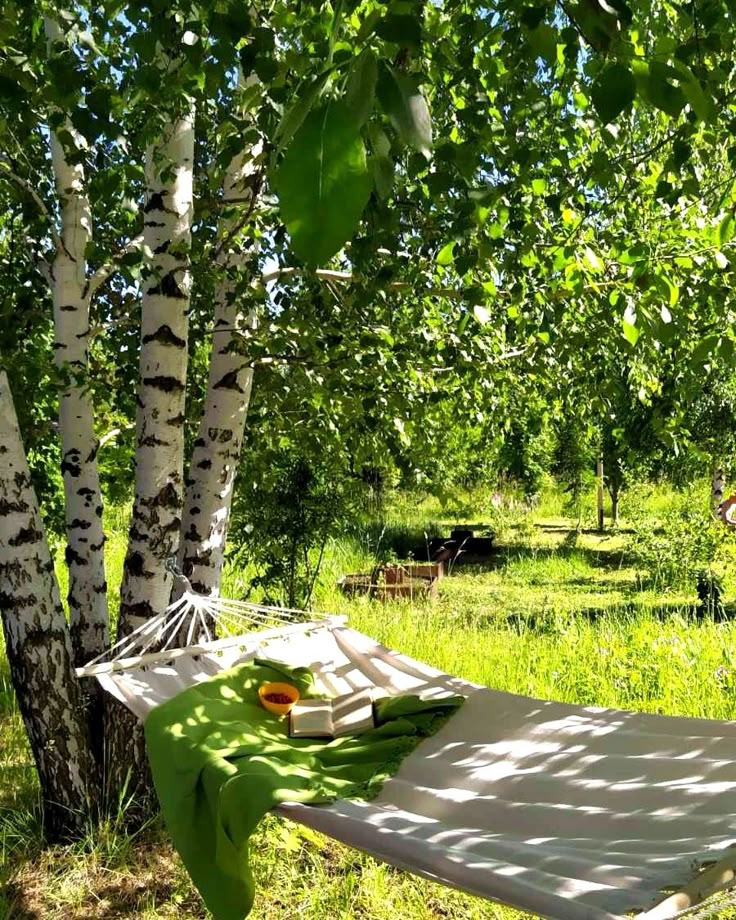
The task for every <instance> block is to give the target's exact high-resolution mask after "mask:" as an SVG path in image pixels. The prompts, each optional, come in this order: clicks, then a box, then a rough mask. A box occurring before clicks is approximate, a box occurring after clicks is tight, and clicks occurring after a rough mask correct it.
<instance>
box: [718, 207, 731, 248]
mask: <svg viewBox="0 0 736 920" xmlns="http://www.w3.org/2000/svg"><path fill="white" fill-rule="evenodd" d="M735 232H736V221H735V220H734V217H733V214H726V216H725V217H724V218H723V220H722V221H721V222H720V224H718V232H717V234H716V240H717V242H718V245H719V246H723V245H725V244H726V243H728V242H729V241H730V240H731V239H733V235H734V233H735Z"/></svg>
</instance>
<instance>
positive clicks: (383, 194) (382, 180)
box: [370, 156, 394, 201]
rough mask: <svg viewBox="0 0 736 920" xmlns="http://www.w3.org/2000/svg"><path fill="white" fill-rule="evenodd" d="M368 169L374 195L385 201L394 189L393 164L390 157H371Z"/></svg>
mask: <svg viewBox="0 0 736 920" xmlns="http://www.w3.org/2000/svg"><path fill="white" fill-rule="evenodd" d="M370 167H371V172H372V173H373V184H374V185H375V187H376V194H377V195H378V197H379V198H380V199H381V200H382V201H385V200H386V199H387V198H388V197H389V195H390V194H391V191H392V189H393V187H394V162H393V160H392V159H391V157H384V156H373V157H371V158H370Z"/></svg>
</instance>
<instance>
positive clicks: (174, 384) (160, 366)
mask: <svg viewBox="0 0 736 920" xmlns="http://www.w3.org/2000/svg"><path fill="white" fill-rule="evenodd" d="M193 161H194V111H193V107H191V106H190V109H189V111H187V112H186V113H185V114H184V115H182V116H181V117H179V118H178V119H177V120H176V121H174V122H173V123H172V124H171V125H170V126H169V128H168V130H166V131H165V134H164V137H163V138H162V141H161V143H160V144H158V145H156V146H155V147H153V148H152V149H149V151H148V153H147V157H146V186H147V191H146V205H145V215H144V230H143V234H144V242H143V245H144V252H145V253H147V258H148V264H147V266H146V275H145V282H144V288H143V298H142V304H141V314H142V315H141V354H140V383H139V389H138V412H137V418H136V429H137V446H136V477H135V500H134V505H133V520H132V525H131V529H130V540H129V543H128V552H127V556H126V559H125V569H124V574H123V585H122V603H121V608H120V630H121V631H122V632H123V633H125V632H126V631H128V630H130V629H131V628H133V627H135V626H137V625H139V623H140V622H142V621H144V620H146V619H148V618H149V617H151V616H154V615H155V614H157V613H161V612H163V610H164V609H165V608H166V606H167V605H168V603H169V598H170V596H171V588H172V576H171V574H170V573H169V572H167V571H166V568H165V565H166V561H167V559H168V558H169V557H171V556H176V554H177V550H178V547H179V534H180V530H181V513H182V505H183V478H184V476H183V467H184V421H185V416H184V407H185V388H186V373H187V337H188V331H189V295H190V289H191V273H190V242H191V226H192V213H193V201H192V195H193Z"/></svg>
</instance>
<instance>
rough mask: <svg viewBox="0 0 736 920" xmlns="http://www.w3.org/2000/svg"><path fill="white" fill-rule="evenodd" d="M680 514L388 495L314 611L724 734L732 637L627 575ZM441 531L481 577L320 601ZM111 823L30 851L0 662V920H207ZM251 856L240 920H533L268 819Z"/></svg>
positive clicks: (731, 599) (334, 564)
mask: <svg viewBox="0 0 736 920" xmlns="http://www.w3.org/2000/svg"><path fill="white" fill-rule="evenodd" d="M700 499H702V496H700ZM700 499H698V500H700ZM692 501H693V494H692V493H691V492H689V493H685V494H680V493H677V492H674V491H672V490H671V489H669V488H664V487H663V488H659V489H656V488H651V489H644V488H642V489H641V490H640V491H639V492H638V493H637V494H636V495H632V497H631V501H630V502H629V505H628V508H624V512H625V516H624V518H623V519H622V522H621V525H620V526H619V527H617V528H615V529H608V530H606V531H605V532H604V533H603V534H599V533H597V532H595V531H594V530H593V527H592V526H591V525H592V521H589V520H587V518H586V517H585V515H583V518H582V520H581V521H579V520H578V518H577V516H570V514H569V509H566V507H565V505H564V502H563V500H562V497H561V495H560V494H559V493H558V492H557V491H556V490H555V489H553V488H550V489H549V490H547V491H546V492H545V493H544V494H543V496H542V500H541V503H540V505H539V506H538V507H537V508H536V509H534V510H533V511H527V510H526V509H518V508H517V509H513V508H512V509H510V510H508V509H507V510H498V509H496V510H494V509H492V508H491V506H490V503H489V501H488V500H487V496H483V495H472V496H467V497H465V498H464V499H463V501H461V502H458V503H457V504H456V505H455V506H453V505H450V506H447V505H445V506H442V505H440V504H438V503H437V502H434V501H431V500H424V501H417V500H416V498H415V497H407V496H401V495H398V496H396V497H395V500H394V501H393V502H392V503H391V506H390V507H389V509H388V511H387V512H386V513H385V515H384V517H383V519H382V520H381V522H380V526H377V525H371V526H367V525H366V526H365V527H364V528H363V529H360V528H358V529H356V531H355V532H354V533H353V534H352V535H350V536H345V537H343V538H341V539H339V540H334V541H332V542H331V543H330V544H329V546H328V547H327V552H326V555H325V563H324V566H323V569H322V572H321V575H320V580H319V584H318V589H317V592H316V595H315V599H314V606H315V608H317V609H320V610H324V611H329V612H343V613H347V614H348V616H349V621H350V623H351V625H353V626H354V627H356V628H357V629H360V630H362V631H364V632H367V633H370V634H371V635H373V636H375V637H376V638H377V639H379V640H381V641H382V642H384V643H386V644H387V645H389V646H393V647H397V648H400V649H401V650H402V651H403V652H405V653H407V654H408V655H411V656H413V657H416V658H421V659H423V660H425V661H427V662H429V663H430V664H432V665H435V666H437V667H439V668H441V669H443V670H446V671H449V672H452V673H456V674H458V675H461V676H462V677H465V678H467V679H469V680H472V681H477V682H479V683H483V684H486V685H488V686H491V687H495V688H498V689H502V690H509V691H513V692H516V693H523V694H529V695H532V696H538V697H545V698H550V699H556V700H563V701H569V702H576V703H583V704H595V705H603V706H620V707H625V708H631V709H641V710H647V711H651V712H658V713H669V714H679V715H691V716H705V717H712V718H717V719H733V718H735V717H736V692H735V690H736V621H731V620H730V619H728V618H726V619H725V620H722V619H721V618H714V617H713V616H711V615H709V614H708V613H705V614H704V615H703V614H702V613H700V612H699V611H698V608H697V597H696V594H695V590H694V585H690V584H687V583H683V584H679V585H678V584H675V585H673V584H665V583H664V582H663V581H662V578H661V577H659V576H658V575H657V572H656V571H654V572H652V571H647V570H646V568H644V567H643V562H642V559H643V558H644V559H645V558H646V554H643V553H642V551H641V549H640V547H641V546H642V545H646V546H648V547H649V550H648V552H649V553H650V556H651V547H652V545H654V546H655V548H656V545H657V544H656V540H657V539H663V540H667V539H669V540H671V539H672V533H671V532H670V531H668V530H667V525H668V521H670V520H671V519H674V518H677V517H678V516H682V515H683V514H684V513H686V511H687V509H688V507H689V506H690V504H691V503H692ZM586 507H592V502H589V501H588V502H586ZM107 523H108V527H109V532H110V534H111V537H110V540H109V543H108V546H107V564H108V572H109V577H110V581H111V587H112V590H111V597H114V596H115V594H116V590H115V589H116V585H117V584H118V583H119V581H120V578H121V570H122V561H123V555H124V548H125V540H126V534H127V527H126V512H125V510H124V509H121V510H116V511H113V512H111V513H109V514H108V520H107ZM456 523H477V524H486V525H487V526H489V527H493V529H494V531H495V533H496V545H497V550H496V553H495V554H494V556H493V558H492V560H491V561H490V563H489V564H488V565H485V566H479V565H476V566H470V565H469V566H463V565H460V564H458V565H456V566H455V567H454V568H453V571H452V572H451V574H450V576H449V577H448V578H445V579H444V580H443V581H442V583H441V590H440V597H439V600H438V601H437V602H435V603H431V602H423V603H417V602H415V603H410V602H407V601H401V602H399V601H395V602H391V603H381V602H379V601H373V600H367V599H365V598H358V599H350V600H348V599H346V598H345V597H344V596H343V595H342V594H341V593H340V591H339V590H338V588H337V587H336V581H337V578H338V577H339V576H340V575H341V574H343V573H345V572H350V571H364V570H370V567H371V566H372V565H373V564H374V563H375V561H376V559H377V558H379V557H381V558H383V557H385V556H386V555H388V556H391V555H398V552H396V551H395V549H394V548H395V547H401V546H403V545H405V544H406V543H407V541H411V540H412V539H414V540H416V539H417V538H418V537H419V538H421V537H422V535H423V533H424V532H425V531H427V532H429V530H431V529H432V527H435V526H442V527H443V528H444V529H447V528H449V527H450V526H452V525H453V524H456ZM637 547H639V549H638V550H637ZM675 549H676V550H677V552H678V553H681V552H682V550H681V549H680V548H677V547H676V548H675ZM666 553H667V546H666V545H665V546H663V548H662V550H661V552H660V555H659V556H658V557H657V556H656V553H655V559H660V560H661V559H663V558H664V557H665V556H666ZM732 555H733V547H732V543H731V541H730V540H729V539H725V540H723V541H722V543H721V544H720V545H719V548H718V554H717V558H716V559H715V562H714V566H716V567H717V568H718V571H719V573H720V577H721V581H722V584H723V589H724V594H723V600H724V602H725V610H726V614H728V613H729V611H730V610H731V608H732V606H733V605H734V604H735V603H736V579H734V578H733V577H730V574H729V573H730V572H731V571H732V566H731V565H730V562H731V559H732ZM658 567H659V563H658V562H656V561H655V564H653V565H650V568H653V569H658ZM248 574H249V573H248V572H242V571H235V570H233V569H230V570H229V571H228V574H227V578H226V581H225V586H224V590H223V593H224V594H226V595H229V596H235V597H237V596H242V593H243V591H244V588H245V585H246V582H247V577H248ZM59 576H60V579H63V571H62V567H61V566H60V567H59ZM62 588H63V585H62ZM125 808H126V803H125V802H121V803H120V814H119V815H118V816H117V818H115V817H113V818H111V819H110V820H109V821H108V822H107V824H106V825H105V826H103V827H102V828H100V827H96V826H95V827H90V829H89V833H88V835H87V836H86V838H85V839H84V840H82V841H78V842H75V843H74V844H73V845H69V846H66V847H65V846H55V847H51V848H46V847H44V845H43V842H42V827H41V825H40V817H39V809H38V802H37V790H36V784H35V775H34V770H33V766H32V763H31V759H30V753H29V749H28V747H27V744H26V742H25V738H24V732H23V728H22V724H21V720H20V717H19V714H18V712H17V708H16V705H15V701H14V695H13V691H12V689H11V686H10V677H9V673H8V669H7V665H6V664H5V662H4V657H0V892H2V893H0V918H36V917H38V918H44V920H57V918H59V920H60V918H65V920H72V918H74V920H83V918H84V920H87V918H115V917H135V918H141V920H153V918H169V917H171V918H173V917H177V918H181V920H190V918H191V920H194V918H204V917H206V913H205V912H204V909H203V907H202V905H201V902H200V900H199V898H198V896H197V894H196V892H195V891H194V889H193V888H192V886H191V884H190V883H189V880H188V877H187V875H186V873H185V872H184V870H183V868H182V866H181V864H180V862H179V860H178V858H177V856H176V854H175V853H174V851H173V850H172V848H171V846H170V845H169V844H168V842H167V837H166V832H165V829H164V828H163V827H162V826H161V825H160V823H159V821H158V820H157V819H156V818H155V817H152V818H151V820H150V822H149V824H148V825H147V826H146V827H144V828H143V829H142V830H141V831H140V832H138V833H137V834H136V835H132V836H131V835H128V834H126V833H125V832H124V830H123V826H124V819H125ZM253 844H254V845H253V851H254V855H255V865H256V872H257V879H258V897H257V902H256V907H255V910H254V912H253V915H252V916H253V918H254V920H266V918H268V920H271V918H273V920H276V918H278V920H288V918H296V917H308V918H324V920H334V918H345V920H348V918H370V920H384V918H385V920H393V918H407V920H420V918H456V920H461V918H462V920H466V918H467V920H474V918H479V920H480V918H484V920H490V918H497V920H521V918H525V917H529V916H531V915H528V914H523V913H519V912H518V911H515V910H512V909H510V908H506V907H502V906H499V905H494V904H491V903H488V902H484V901H481V900H480V899H477V898H474V897H472V896H468V895H465V894H463V893H460V892H456V891H451V890H449V889H445V888H443V887H441V886H439V885H436V884H432V883H429V882H426V881H424V880H420V879H417V878H414V877H412V876H411V875H409V874H407V873H404V872H400V871H398V870H395V869H393V868H391V867H388V866H386V865H383V864H380V863H378V862H376V861H375V860H373V859H372V858H370V857H369V856H366V855H364V854H362V853H359V852H357V851H355V850H352V849H349V848H347V847H345V846H342V845H340V844H337V843H335V842H334V841H331V840H329V839H327V838H326V837H323V836H321V835H319V834H317V833H315V832H313V831H311V830H309V829H303V828H299V827H297V826H296V825H293V824H291V823H289V822H287V821H284V820H281V819H278V818H275V817H270V818H269V819H268V820H266V821H265V822H264V823H263V825H262V827H261V828H260V830H259V832H258V834H257V836H256V838H255V839H254V842H253ZM719 916H724V917H727V916H732V917H736V912H735V913H732V914H729V913H721V914H719Z"/></svg>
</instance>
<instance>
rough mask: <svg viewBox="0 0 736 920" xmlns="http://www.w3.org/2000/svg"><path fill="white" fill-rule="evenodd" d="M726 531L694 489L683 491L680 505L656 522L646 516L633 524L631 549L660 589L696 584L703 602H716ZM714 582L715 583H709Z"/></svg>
mask: <svg viewBox="0 0 736 920" xmlns="http://www.w3.org/2000/svg"><path fill="white" fill-rule="evenodd" d="M732 541H733V538H732V537H731V536H730V534H729V531H728V530H727V529H726V528H725V527H724V526H723V524H722V523H721V522H720V521H717V520H715V519H714V518H713V516H712V514H711V513H710V511H709V510H708V508H707V507H706V506H705V503H704V502H701V501H700V500H699V496H698V495H697V493H696V492H694V491H693V490H690V491H688V492H686V493H684V494H683V498H682V504H681V505H680V507H678V508H676V509H673V510H672V511H671V512H670V513H669V514H667V515H666V516H665V517H663V518H661V519H660V520H659V522H657V521H655V520H653V519H651V518H649V519H643V520H640V521H639V523H638V524H637V525H636V526H635V529H634V535H633V538H632V542H631V551H632V553H633V555H634V559H635V562H636V564H637V565H638V567H639V568H640V569H641V570H642V572H643V575H642V577H643V580H644V581H645V582H646V583H648V585H649V586H651V587H654V588H657V589H662V588H674V587H688V588H695V587H696V585H697V586H698V593H699V595H700V596H701V600H702V601H703V602H704V604H705V605H706V606H707V605H711V606H712V605H713V604H714V603H717V598H716V595H718V597H719V596H720V594H719V592H718V591H717V590H716V588H717V586H718V585H719V576H720V572H719V564H720V560H721V558H722V555H723V552H722V551H723V550H724V548H725V545H726V543H728V542H732ZM712 586H715V587H712Z"/></svg>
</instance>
